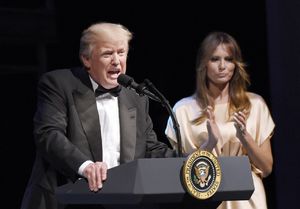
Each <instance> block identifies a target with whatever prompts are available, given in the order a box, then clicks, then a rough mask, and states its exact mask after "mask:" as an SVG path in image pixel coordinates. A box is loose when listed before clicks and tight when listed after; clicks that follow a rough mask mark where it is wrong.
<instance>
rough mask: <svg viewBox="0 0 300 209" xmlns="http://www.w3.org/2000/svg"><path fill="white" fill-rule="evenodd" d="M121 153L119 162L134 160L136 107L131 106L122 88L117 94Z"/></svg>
mask: <svg viewBox="0 0 300 209" xmlns="http://www.w3.org/2000/svg"><path fill="white" fill-rule="evenodd" d="M119 115H120V132H121V133H120V136H121V153H120V163H126V162H129V161H132V160H134V155H135V145H136V133H137V132H136V128H137V127H136V108H135V107H134V106H132V104H131V103H130V101H128V97H127V94H126V90H125V89H124V88H123V89H122V91H121V92H120V95H119Z"/></svg>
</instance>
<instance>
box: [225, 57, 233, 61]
mask: <svg viewBox="0 0 300 209" xmlns="http://www.w3.org/2000/svg"><path fill="white" fill-rule="evenodd" d="M225 60H226V61H228V62H233V57H226V58H225Z"/></svg>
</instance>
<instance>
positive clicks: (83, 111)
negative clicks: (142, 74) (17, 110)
mask: <svg viewBox="0 0 300 209" xmlns="http://www.w3.org/2000/svg"><path fill="white" fill-rule="evenodd" d="M131 38H132V33H131V32H130V31H129V30H128V29H127V28H125V27H124V26H122V25H120V24H114V23H105V22H104V23H96V24H93V25H91V26H90V27H89V28H87V29H86V30H84V31H83V33H82V37H81V40H80V51H79V55H80V59H81V62H82V63H83V66H82V67H79V68H73V69H62V70H55V71H51V72H48V73H45V74H44V75H43V76H42V77H41V79H40V81H39V83H38V97H37V98H38V103H37V110H36V113H35V116H34V137H35V144H36V160H35V163H34V167H33V170H32V174H31V178H30V181H29V183H28V186H27V188H26V191H25V194H24V197H23V202H22V207H21V208H22V209H48V208H49V209H56V208H64V207H65V206H63V205H60V204H59V203H58V202H57V200H56V197H55V193H54V192H55V188H56V187H57V186H60V185H63V184H65V183H67V182H70V181H73V182H74V181H76V180H77V179H78V178H86V179H87V182H88V186H89V189H90V190H91V191H94V192H97V191H98V190H99V189H101V188H102V186H103V185H102V182H103V181H104V180H105V179H106V178H109V176H108V177H107V176H106V175H107V169H109V168H112V167H115V166H118V165H119V164H122V163H126V162H130V161H132V160H134V159H138V158H146V157H174V156H175V155H176V154H175V151H174V150H171V149H169V148H168V146H167V145H166V144H164V143H162V142H159V141H158V140H157V138H156V134H155V132H154V131H153V129H152V121H151V118H150V116H149V114H148V105H149V101H148V99H147V98H145V97H139V96H138V95H137V94H135V93H134V92H133V91H130V90H128V89H125V88H123V87H121V86H119V85H118V82H117V78H118V76H119V75H120V74H121V73H125V72H126V61H127V54H128V50H129V42H130V40H131Z"/></svg>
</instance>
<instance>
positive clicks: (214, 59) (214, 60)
mask: <svg viewBox="0 0 300 209" xmlns="http://www.w3.org/2000/svg"><path fill="white" fill-rule="evenodd" d="M218 60H219V58H218V57H211V58H210V61H212V62H216V61H218Z"/></svg>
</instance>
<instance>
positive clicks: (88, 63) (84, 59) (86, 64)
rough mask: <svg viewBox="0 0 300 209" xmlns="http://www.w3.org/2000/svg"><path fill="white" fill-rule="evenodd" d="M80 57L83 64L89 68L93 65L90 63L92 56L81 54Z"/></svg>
mask: <svg viewBox="0 0 300 209" xmlns="http://www.w3.org/2000/svg"><path fill="white" fill-rule="evenodd" d="M80 59H81V61H82V63H83V65H84V66H85V67H86V68H88V69H89V68H90V67H91V64H90V58H88V57H86V56H83V55H81V56H80Z"/></svg>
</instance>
